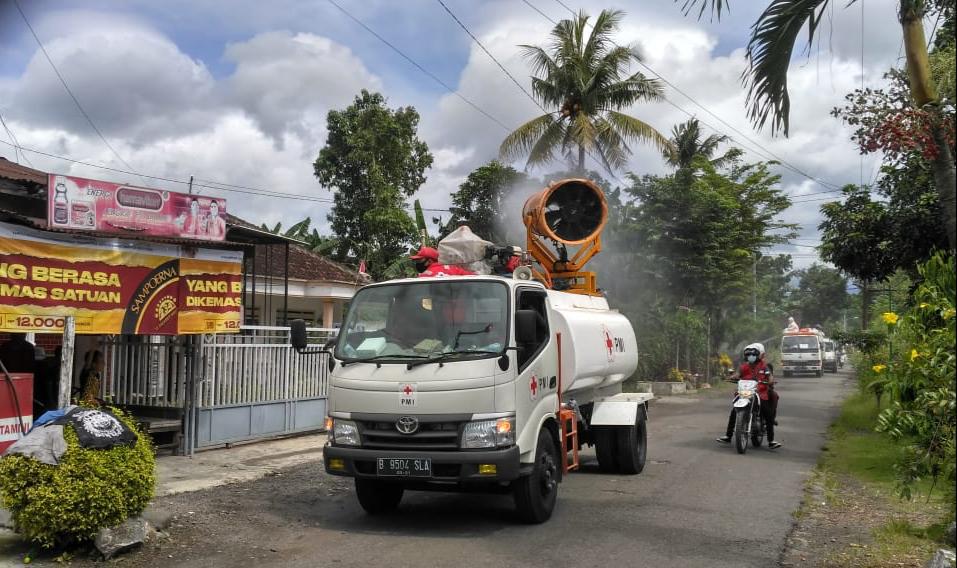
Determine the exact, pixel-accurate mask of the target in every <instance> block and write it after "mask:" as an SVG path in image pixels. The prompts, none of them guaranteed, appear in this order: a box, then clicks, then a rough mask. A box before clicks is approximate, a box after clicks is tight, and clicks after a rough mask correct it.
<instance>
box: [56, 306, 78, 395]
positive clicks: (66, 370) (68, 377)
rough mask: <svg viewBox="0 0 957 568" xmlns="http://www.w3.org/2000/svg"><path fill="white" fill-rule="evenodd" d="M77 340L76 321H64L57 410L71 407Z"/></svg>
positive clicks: (71, 317) (66, 318) (70, 317)
mask: <svg viewBox="0 0 957 568" xmlns="http://www.w3.org/2000/svg"><path fill="white" fill-rule="evenodd" d="M75 339H76V320H74V319H73V316H67V317H65V318H64V319H63V350H62V351H61V355H60V385H59V388H58V389H57V408H65V407H67V406H69V405H70V387H71V386H72V385H73V353H74V341H75Z"/></svg>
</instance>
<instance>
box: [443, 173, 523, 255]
mask: <svg viewBox="0 0 957 568" xmlns="http://www.w3.org/2000/svg"><path fill="white" fill-rule="evenodd" d="M530 183H531V180H530V179H529V177H528V176H527V175H525V174H524V173H522V172H519V171H517V170H516V169H515V168H513V167H511V166H506V165H504V164H502V163H501V162H499V161H495V160H493V161H491V162H489V163H487V164H485V165H484V166H480V167H478V168H477V169H475V170H474V171H472V172H471V173H470V174H469V175H468V177H467V178H465V181H464V182H462V184H461V185H460V186H459V189H458V191H456V192H455V193H453V194H452V206H451V207H450V209H451V212H452V216H451V218H449V220H448V222H446V223H444V224H443V225H442V226H441V227H440V229H439V234H440V238H441V237H445V236H446V235H448V234H449V233H451V232H452V231H454V230H455V229H456V228H458V227H459V226H460V225H468V226H469V228H470V229H472V232H474V233H475V234H476V235H478V236H480V237H482V238H483V239H485V240H487V241H491V242H493V243H505V242H506V240H507V234H506V233H507V231H505V230H504V229H503V227H502V223H501V221H502V216H503V215H506V214H507V213H508V212H507V211H506V209H507V208H508V206H507V205H506V203H505V200H506V199H507V198H508V196H509V194H510V191H511V190H513V189H515V188H518V187H520V186H526V185H528V184H530ZM519 206H520V205H519ZM511 232H514V231H511Z"/></svg>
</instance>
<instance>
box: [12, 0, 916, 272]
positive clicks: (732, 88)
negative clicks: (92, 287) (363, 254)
mask: <svg viewBox="0 0 957 568" xmlns="http://www.w3.org/2000/svg"><path fill="white" fill-rule="evenodd" d="M337 2H338V3H339V4H340V5H341V6H342V8H344V9H345V10H346V11H348V13H349V14H351V15H352V16H353V17H354V18H356V19H358V20H360V21H362V22H363V23H365V24H366V26H368V27H369V28H371V29H372V30H373V31H375V32H376V33H378V34H379V35H380V36H381V37H382V38H383V39H385V40H386V41H388V42H389V43H391V44H392V45H393V46H395V47H396V48H398V49H399V50H401V51H402V52H404V53H405V54H406V55H407V56H408V57H409V58H411V59H412V60H414V61H415V62H416V63H417V64H418V65H420V66H421V67H423V68H424V69H426V70H428V72H430V73H431V74H433V75H435V76H436V77H438V78H439V79H440V80H441V81H442V82H444V83H445V84H446V85H448V86H449V87H450V88H451V89H454V91H455V92H454V93H452V92H449V91H448V90H447V89H446V88H445V87H443V86H442V85H441V84H439V83H438V82H437V81H435V80H434V79H433V78H430V77H429V76H428V75H426V74H424V73H423V72H422V71H421V70H420V69H418V68H417V67H416V66H414V65H413V64H412V63H410V62H409V61H408V60H406V59H404V58H403V57H402V56H400V55H399V54H398V53H396V52H395V51H393V50H392V49H391V48H390V47H389V46H387V45H386V44H385V43H383V42H382V41H381V40H380V39H378V38H376V37H375V36H374V35H373V34H372V33H370V32H369V31H368V30H366V29H364V28H363V27H361V26H360V25H359V24H357V23H356V21H355V20H353V19H351V18H350V17H349V16H348V15H346V14H345V13H343V11H340V9H338V8H337V7H336V6H335V5H333V4H332V3H331V2H329V1H327V0H308V1H307V0H272V1H270V2H259V1H254V0H248V1H246V0H230V1H227V0H189V1H187V0H165V1H163V2H155V1H153V0H124V1H121V0H59V1H54V0H20V5H21V6H22V8H23V11H24V13H25V14H26V18H27V20H28V21H29V23H30V24H31V25H32V26H33V29H34V30H35V32H36V34H37V36H38V37H39V40H40V41H41V42H42V44H43V46H44V47H45V48H46V51H47V53H48V54H49V56H50V58H52V60H53V62H54V63H55V65H56V66H57V68H58V69H59V71H60V73H61V74H62V76H63V78H64V79H65V81H66V82H67V84H68V85H69V87H70V89H71V90H72V92H73V94H74V95H75V96H76V98H77V100H78V101H79V102H80V104H81V105H82V107H83V109H84V110H85V111H86V114H87V115H88V116H89V118H90V119H91V120H92V122H93V123H94V124H95V125H96V127H97V128H98V129H99V130H100V132H101V133H102V134H103V136H104V137H105V138H106V140H107V141H108V142H109V146H111V147H112V148H113V149H114V150H115V153H114V152H113V151H112V150H111V149H110V148H109V147H108V146H107V144H105V143H104V142H103V141H102V140H101V139H100V137H99V136H98V135H97V134H96V132H95V131H94V130H93V127H91V125H90V123H89V122H88V121H87V119H86V118H84V116H83V114H81V112H80V111H79V110H78V108H77V106H76V105H75V104H74V103H73V101H72V100H71V98H70V95H69V94H68V93H67V91H66V90H65V89H64V87H63V86H62V84H61V83H60V81H59V79H58V78H57V76H56V74H55V73H54V70H53V68H52V67H51V65H50V63H49V62H48V61H47V59H46V58H45V57H44V54H43V53H42V52H41V51H40V49H39V46H38V44H37V41H36V40H35V39H34V36H33V35H32V34H31V32H30V29H29V28H28V27H27V25H26V23H25V22H24V20H23V18H21V16H20V13H19V12H18V11H17V10H16V7H15V6H14V4H13V2H12V0H0V113H2V115H3V117H4V119H5V120H6V122H7V126H8V127H9V130H10V131H11V132H12V133H13V135H14V136H15V137H16V139H17V140H18V141H19V144H20V145H22V146H23V147H26V148H30V149H34V150H38V151H42V152H45V153H48V154H52V155H56V156H61V157H67V158H71V159H73V160H78V161H82V162H87V163H90V164H97V165H102V166H107V167H110V168H114V169H118V170H129V169H130V168H132V170H133V171H135V172H138V173H140V174H145V175H149V176H157V177H161V178H168V179H171V180H187V179H188V178H189V176H190V175H192V176H194V177H195V179H196V180H197V182H196V183H197V185H205V186H212V187H199V188H198V189H199V190H200V191H201V192H202V193H204V194H210V195H219V196H222V197H225V198H227V200H228V203H229V209H230V211H231V212H232V213H234V214H237V215H239V216H242V217H244V218H246V219H248V220H250V221H253V222H256V223H257V224H258V223H260V222H266V223H270V224H272V223H275V222H277V221H282V222H283V223H284V224H286V225H288V224H290V223H292V222H295V221H298V220H300V219H301V218H303V217H304V216H306V215H309V216H311V217H312V218H313V220H314V221H317V222H321V225H324V224H325V216H326V213H327V212H328V209H329V207H330V204H329V201H331V198H332V193H331V192H330V191H329V190H327V189H326V188H323V187H321V186H320V185H319V184H318V183H317V182H316V180H315V178H314V177H313V175H312V162H313V160H314V159H315V157H316V155H317V153H318V151H319V149H320V148H321V147H322V145H323V143H324V141H325V137H326V129H325V116H326V113H327V112H328V111H329V110H330V109H333V108H341V107H344V106H346V105H348V104H349V103H350V101H351V100H352V98H353V96H354V95H355V94H356V93H357V92H358V91H359V90H360V89H363V88H366V89H371V90H377V91H380V92H382V93H383V94H384V95H385V96H386V97H387V98H388V100H389V103H390V104H391V105H392V106H400V105H401V106H405V105H412V106H415V107H416V108H417V109H418V111H419V112H420V113H421V115H422V122H421V126H420V136H421V137H422V138H423V139H424V140H425V141H426V142H427V143H428V145H429V147H430V148H431V150H432V152H433V154H434V155H435V164H434V166H433V168H432V170H431V171H430V172H429V174H428V181H427V183H426V184H425V186H423V188H422V189H421V191H420V192H419V195H418V197H419V198H420V199H421V200H422V203H423V206H425V207H427V208H434V209H442V208H446V207H448V204H449V193H450V192H451V191H453V190H454V189H455V188H456V187H457V186H458V184H459V183H460V182H461V181H462V180H463V179H464V177H465V176H466V175H467V174H468V172H469V171H471V170H472V169H474V168H475V167H477V166H479V165H481V164H483V163H485V162H487V161H488V160H490V159H493V158H494V157H495V156H496V152H497V148H498V145H499V143H500V142H501V140H502V138H503V136H504V135H505V133H506V132H505V130H504V129H503V128H502V126H501V125H499V124H496V122H493V121H492V120H491V119H489V118H488V117H486V116H484V115H483V114H481V113H479V112H478V111H476V110H475V109H474V108H472V107H471V106H469V105H468V104H467V103H465V102H463V100H462V99H461V98H460V97H459V95H461V96H462V97H464V98H466V99H468V100H469V101H471V102H473V103H474V104H475V105H477V106H478V107H480V108H481V109H482V110H484V111H485V112H486V113H487V114H489V115H491V116H493V117H495V119H496V120H497V121H498V122H501V123H502V124H504V125H506V126H508V127H514V126H517V125H519V124H521V123H522V122H524V121H526V120H528V119H529V118H532V117H533V116H535V114H536V111H537V110H538V109H537V107H536V106H535V105H534V104H533V103H532V101H530V100H529V99H528V98H526V97H525V95H524V94H523V93H522V92H521V91H520V90H519V89H518V87H516V86H515V85H514V84H513V83H512V82H511V81H510V80H509V79H508V78H507V77H506V76H505V74H504V73H503V72H502V71H501V70H500V69H499V68H498V67H497V66H496V64H495V62H493V61H492V60H491V59H490V58H489V56H488V55H486V54H485V53H484V52H483V51H482V50H481V49H480V48H479V47H478V46H477V45H476V44H475V43H474V42H473V41H472V40H471V38H469V37H468V36H467V35H466V34H465V32H464V31H463V30H462V29H461V28H460V27H459V26H458V24H457V23H456V22H455V21H454V20H453V19H452V18H451V17H450V15H449V14H448V13H447V12H446V11H445V10H444V9H443V7H442V6H441V5H440V4H439V3H438V2H437V1H436V0H403V1H401V2H399V1H387V0H364V1H362V2H356V1H354V0H337ZM562 2H563V3H564V5H565V6H568V7H569V8H571V9H574V10H578V9H584V10H585V11H586V12H588V13H590V14H597V13H598V12H599V11H600V10H601V9H602V8H605V7H611V8H619V9H622V10H624V11H625V12H626V13H627V16H626V19H625V21H624V25H623V26H622V29H621V30H620V33H619V34H618V36H617V38H616V39H617V41H618V42H619V43H622V44H624V43H633V44H635V45H637V46H638V47H639V48H640V50H641V52H642V53H643V55H644V57H645V63H646V64H647V65H648V67H649V68H651V69H653V70H654V71H655V72H657V73H659V74H660V75H661V76H663V77H664V78H665V79H667V81H668V82H670V83H671V84H673V85H674V86H675V87H677V89H680V91H681V92H683V93H685V94H687V95H688V96H690V97H691V98H692V99H693V101H692V100H689V98H687V97H686V96H684V95H683V94H681V93H679V92H677V91H676V90H675V89H673V88H671V87H668V88H667V89H666V93H667V97H668V100H669V102H667V103H661V104H653V105H649V104H642V105H639V106H636V107H635V108H632V109H629V112H630V113H631V114H633V115H635V116H638V117H639V118H641V119H643V120H645V121H646V122H649V123H650V124H652V125H653V126H655V127H656V128H658V129H659V130H660V131H662V132H670V130H671V128H672V126H673V125H675V124H676V123H678V122H682V121H684V120H686V119H687V117H688V114H689V113H690V114H693V115H695V116H697V117H698V118H700V119H701V120H702V122H704V123H707V124H709V125H712V126H713V127H714V128H717V129H718V130H720V131H721V132H722V133H725V134H729V135H731V136H733V137H734V138H735V139H736V141H737V142H738V144H739V145H741V146H743V147H745V148H747V149H749V152H748V156H749V158H750V159H754V160H758V159H764V158H768V157H770V156H774V157H776V158H779V159H782V160H783V161H785V162H787V164H789V165H790V166H791V167H790V168H788V167H781V168H779V169H778V171H779V173H781V175H782V176H783V180H782V187H783V189H784V190H785V191H786V192H788V193H789V194H791V195H793V196H795V198H796V199H797V200H801V196H802V195H806V194H812V193H814V194H817V193H819V192H823V191H827V190H829V189H831V188H830V187H828V186H825V185H821V183H819V182H817V181H813V180H811V179H808V177H805V176H803V175H801V174H799V173H797V172H796V171H795V170H800V171H801V172H804V173H805V174H807V175H809V176H811V177H813V178H817V179H818V180H821V181H823V182H824V183H825V184H831V185H835V186H840V185H843V184H845V183H857V182H858V181H859V180H860V178H861V171H862V167H863V176H864V178H865V182H870V180H871V179H872V178H873V176H874V174H875V172H876V168H877V163H876V162H875V161H874V160H873V159H870V158H868V159H865V160H864V161H863V164H862V162H861V160H860V157H859V156H858V154H857V152H856V150H855V149H854V147H853V146H852V144H851V143H850V141H849V131H848V129H847V128H846V127H844V126H843V125H842V124H841V123H840V122H839V121H837V120H836V119H834V118H832V117H830V116H829V114H828V112H829V111H830V109H831V108H832V107H834V106H835V105H838V104H840V103H841V101H842V99H843V96H844V94H845V93H847V92H849V91H851V90H852V89H854V88H855V87H857V86H859V85H860V84H861V82H862V80H863V82H864V83H865V84H866V85H868V86H876V85H879V84H880V80H881V75H882V73H883V72H884V71H885V70H886V69H888V68H889V67H891V66H894V65H895V64H896V63H897V61H898V58H899V55H900V46H901V40H900V35H901V34H900V28H899V26H898V24H897V22H896V17H895V12H894V10H895V5H896V2H895V1H894V0H868V1H867V2H866V3H864V2H861V3H859V4H857V5H855V6H853V7H851V8H850V9H844V8H843V6H844V4H845V3H843V2H836V3H832V4H834V5H835V6H834V10H833V13H831V14H829V16H828V17H827V18H826V22H825V23H824V31H823V33H822V34H821V38H822V41H821V42H820V44H818V45H816V46H815V48H814V50H813V53H812V54H811V56H810V57H808V56H806V55H804V54H801V53H796V54H795V57H794V59H793V61H792V64H791V70H790V86H791V101H792V102H791V108H792V115H791V136H790V137H789V138H772V137H771V136H770V133H769V132H756V131H754V130H753V129H752V128H751V126H750V125H749V123H748V121H747V118H746V115H745V108H744V93H743V91H742V88H741V85H740V80H739V76H740V74H741V71H742V70H743V69H744V56H743V54H744V47H745V45H746V42H747V38H748V31H749V27H750V25H751V23H753V21H754V20H755V18H756V17H757V15H758V13H759V9H760V5H761V4H764V3H763V2H754V1H746V0H738V1H735V2H732V3H731V7H732V11H731V13H730V15H727V16H726V17H724V18H723V19H722V21H721V22H720V23H719V22H711V21H710V20H709V19H708V18H707V17H706V18H705V19H704V20H703V21H701V22H699V21H697V20H695V19H694V18H685V17H684V16H682V14H681V11H680V4H681V2H679V3H678V4H675V3H674V2H673V1H672V0H631V1H616V2H602V3H598V2H591V1H587V2H586V1H583V0H577V1H569V0H562ZM562 2H558V1H556V0H529V1H528V2H524V1H522V0H488V1H476V0H446V4H447V5H448V7H449V8H450V9H451V10H452V11H453V12H454V13H455V15H456V16H457V17H458V18H459V19H460V20H461V21H462V22H463V23H464V24H465V25H466V26H468V27H469V29H470V30H471V31H472V32H473V33H474V34H475V35H476V37H478V38H479V40H480V41H481V42H482V43H483V44H484V45H485V46H486V47H487V48H488V50H489V51H490V52H491V53H492V54H493V55H494V56H495V57H496V58H497V59H498V60H499V61H500V62H501V63H502V64H503V65H504V66H505V67H506V68H507V69H509V70H510V71H511V72H512V74H513V75H515V76H516V77H517V78H519V80H520V81H522V82H524V83H526V84H527V82H528V75H529V71H528V68H527V65H526V63H525V61H524V60H523V59H522V56H521V54H520V51H519V49H518V48H517V47H516V46H517V45H518V44H526V43H531V44H536V43H543V42H544V40H545V38H546V36H547V33H548V32H549V30H550V29H551V27H552V25H553V24H552V23H551V22H550V21H549V20H548V19H546V17H547V18H550V19H553V20H557V19H561V18H566V17H568V16H569V12H568V11H567V10H566V8H565V7H564V6H563V5H562ZM865 4H866V6H864V5H865ZM861 6H864V10H863V14H862V9H861ZM536 9H537V10H536ZM539 11H540V12H541V13H539ZM862 38H863V41H862ZM862 49H863V77H862V73H861V71H862V61H861V59H862V57H861V56H862ZM644 71H646V72H647V69H645V70H644ZM705 109H706V110H705ZM736 130H737V131H739V132H740V133H743V135H742V134H740V133H739V132H736ZM8 136H9V135H8V133H7V132H5V131H2V130H0V142H7V143H9V142H10V139H9V137H8ZM15 154H16V152H15V151H14V149H13V148H12V147H11V146H9V145H7V144H3V143H0V155H2V156H5V157H7V158H8V159H11V160H13V159H15V157H16V155H15ZM24 154H25V155H26V158H27V159H29V162H31V163H32V164H33V165H34V166H35V167H37V168H40V169H43V170H46V171H51V172H57V173H64V174H72V175H79V176H85V177H92V178H97V179H106V180H111V181H120V182H129V183H134V184H137V185H149V186H152V187H164V188H168V189H178V190H183V189H184V185H182V184H178V183H175V182H171V181H161V180H156V179H150V178H147V179H144V178H142V177H139V176H137V175H132V174H124V173H119V172H115V171H109V170H104V169H100V168H97V167H91V166H87V165H81V164H76V163H71V162H68V161H65V160H62V159H59V158H53V157H49V156H44V155H41V154H36V153H31V152H24ZM117 155H118V156H117ZM20 161H21V162H24V163H26V162H25V161H24V158H23V157H22V156H21V157H20ZM516 165H517V166H518V167H519V168H521V167H522V166H523V164H516ZM557 167H558V165H556V169H557ZM627 171H633V172H636V173H661V172H664V171H666V168H665V165H664V163H663V162H662V160H661V157H660V156H659V155H658V154H657V153H656V152H654V151H653V150H652V149H651V148H640V149H638V150H637V151H636V152H635V154H634V156H633V157H632V159H631V162H630V166H629V168H628V170H627ZM531 173H533V174H541V173H543V172H542V171H533V172H531ZM624 173H625V172H617V174H618V177H619V178H623V177H624ZM213 182H219V183H225V184H232V185H235V186H244V187H245V188H247V189H241V188H236V187H233V188H231V189H232V190H233V191H227V189H226V188H223V187H222V186H219V185H218V183H213ZM216 186H218V188H216ZM240 191H244V192H246V193H241V192H240ZM261 191H270V192H277V193H283V194H297V195H307V196H311V199H308V200H307V199H302V198H296V197H293V198H279V197H264V196H262V195H256V194H255V193H261ZM821 197H827V195H824V196H821V195H815V196H811V197H810V198H808V197H805V198H804V199H819V198H821ZM820 203H821V202H820V201H805V202H804V203H799V204H796V205H794V206H793V207H792V209H790V210H789V211H788V212H787V215H786V217H785V219H786V220H787V221H789V222H793V223H799V224H801V225H802V234H801V237H800V240H798V241H797V242H796V243H797V245H803V246H796V247H781V248H779V249H776V250H790V251H793V252H795V253H796V255H797V256H796V264H798V265H806V264H808V263H810V262H811V260H812V254H813V249H811V248H807V247H808V246H809V245H813V244H815V243H816V242H817V239H818V237H817V231H816V225H817V221H818V220H819V213H818V207H819V206H820Z"/></svg>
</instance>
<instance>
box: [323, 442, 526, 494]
mask: <svg viewBox="0 0 957 568" xmlns="http://www.w3.org/2000/svg"><path fill="white" fill-rule="evenodd" d="M519 455H520V454H519V449H518V446H512V447H510V448H505V449H501V450H470V451H441V452H436V451H433V452H418V451H415V452H409V451H393V450H372V449H364V448H353V447H342V446H333V445H332V444H329V443H327V444H326V446H325V448H323V451H322V461H323V462H324V464H325V468H326V472H327V473H329V474H332V475H342V476H346V477H361V478H369V479H376V478H378V475H377V474H376V463H377V461H376V460H378V459H380V458H385V459H389V458H393V459H394V458H410V459H430V460H432V477H429V478H418V477H416V478H404V477H384V478H382V479H388V480H390V481H397V482H408V483H426V484H428V483H446V484H470V483H489V482H491V483H498V482H508V481H512V480H514V479H517V478H518V477H519V475H520V470H521V464H520V463H519ZM333 465H334V466H335V467H332V466H333ZM479 465H494V466H495V473H479ZM486 469H490V468H486Z"/></svg>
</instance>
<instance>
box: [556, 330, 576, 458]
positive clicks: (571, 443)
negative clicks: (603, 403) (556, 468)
mask: <svg viewBox="0 0 957 568" xmlns="http://www.w3.org/2000/svg"><path fill="white" fill-rule="evenodd" d="M555 337H556V340H557V343H558V424H559V436H560V437H561V442H562V448H561V451H562V473H568V472H569V471H575V470H577V469H578V468H579V467H580V466H581V461H580V459H579V455H578V448H579V444H578V408H577V405H575V403H574V402H571V403H565V402H564V401H562V334H561V333H556V334H555ZM569 454H570V455H569ZM569 458H571V459H570V460H569Z"/></svg>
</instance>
